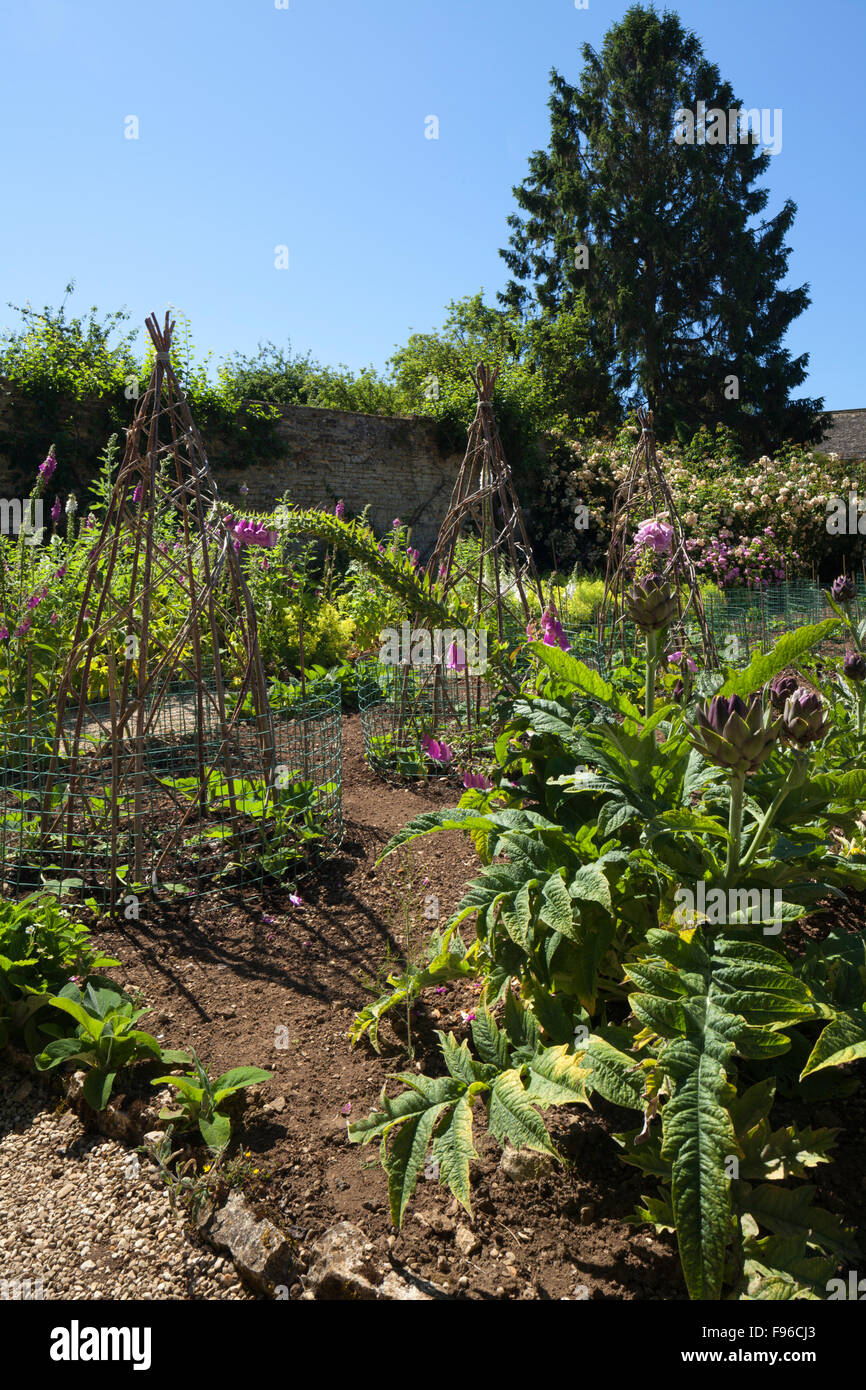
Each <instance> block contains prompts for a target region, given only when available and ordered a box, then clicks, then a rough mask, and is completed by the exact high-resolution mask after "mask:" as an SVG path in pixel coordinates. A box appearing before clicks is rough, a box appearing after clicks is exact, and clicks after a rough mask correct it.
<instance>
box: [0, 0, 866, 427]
mask: <svg viewBox="0 0 866 1390" xmlns="http://www.w3.org/2000/svg"><path fill="white" fill-rule="evenodd" d="M627 8H628V3H627V0H589V8H588V9H587V10H577V9H576V8H575V5H574V0H289V8H288V9H285V10H283V9H277V8H276V5H275V3H274V0H146V3H140V0H137V3H133V0H25V2H24V3H20V4H13V3H12V2H11V0H7V3H6V4H4V5H3V9H2V16H0V54H2V63H3V81H2V85H0V181H2V183H0V186H2V200H3V216H2V218H0V323H3V324H7V325H8V324H10V323H12V322H14V315H12V314H11V312H10V311H9V310H7V309H6V308H5V304H6V301H7V300H11V301H12V302H13V303H22V302H24V301H27V300H29V301H30V302H31V303H32V304H33V305H35V306H41V305H42V304H44V303H52V304H57V303H58V302H59V300H60V298H61V296H62V290H63V286H64V285H65V283H66V281H67V280H69V279H70V278H73V277H74V278H75V279H76V280H77V285H78V288H77V291H76V294H75V296H74V298H73V300H72V306H73V307H75V306H78V307H79V308H80V307H86V306H89V305H90V304H91V303H95V304H98V305H99V306H100V308H102V309H110V308H117V307H120V306H126V307H127V308H128V309H129V310H130V311H131V312H132V315H133V319H134V321H135V322H136V323H139V322H140V321H141V320H142V319H143V318H144V316H145V314H146V313H147V312H148V311H149V310H151V309H156V310H157V311H158V312H161V311H162V310H163V309H164V308H165V306H166V304H167V303H169V302H171V303H173V304H175V305H177V306H179V307H180V308H181V309H183V311H184V312H185V313H186V314H187V315H188V316H189V318H190V319H191V321H192V327H193V333H194V338H195V340H196V342H197V343H198V344H199V345H200V347H201V348H202V349H204V348H208V347H209V348H213V349H214V351H215V352H216V354H217V355H218V356H220V355H223V354H226V353H228V352H230V351H232V350H233V349H235V348H238V349H240V350H242V351H253V350H254V349H255V347H256V345H257V343H258V342H260V341H264V340H267V339H272V340H274V341H276V342H279V343H285V342H286V341H287V340H290V341H291V343H292V346H293V348H294V349H295V350H296V351H305V350H310V351H311V352H312V353H313V355H314V356H315V357H317V358H319V359H320V360H321V361H322V362H325V363H331V364H337V363H339V362H344V363H347V364H348V365H349V366H352V367H355V368H357V367H360V366H362V365H364V364H366V363H368V362H372V363H374V364H375V365H377V366H380V367H381V366H382V365H384V362H385V359H386V358H387V356H388V355H389V353H390V352H391V351H392V349H393V347H394V346H395V344H397V343H399V342H402V341H404V340H405V338H406V336H407V334H408V333H409V331H410V330H412V329H417V330H425V329H429V328H432V327H435V326H437V325H438V324H440V323H441V321H442V318H443V309H444V306H445V304H446V303H447V301H448V300H450V299H452V298H458V297H459V296H461V295H464V294H469V293H472V292H474V291H475V290H477V289H479V288H480V287H481V286H483V287H484V289H485V291H486V292H487V294H488V296H490V297H492V296H493V294H494V293H495V291H496V290H497V289H499V288H501V286H502V284H503V283H504V279H505V275H504V271H505V266H504V263H503V262H502V261H501V259H500V257H499V256H498V254H497V252H498V248H499V247H500V246H502V245H503V244H504V243H505V239H506V228H505V219H506V216H507V215H508V213H509V212H510V211H511V210H512V209H513V199H512V195H511V188H512V186H513V185H514V184H515V183H518V182H520V181H521V179H522V177H523V175H524V173H525V168H526V159H527V156H528V155H529V154H530V152H531V151H532V150H533V149H536V148H538V147H540V146H543V145H545V144H546V142H547V129H548V126H547V106H546V102H547V96H548V74H549V70H550V68H551V67H552V66H556V67H557V68H559V70H560V71H561V72H563V73H564V74H565V75H566V76H567V77H569V78H572V79H575V78H576V77H577V75H578V73H579V71H580V67H581V58H580V46H581V44H582V43H583V42H584V41H588V42H590V43H591V44H593V45H594V46H598V45H599V43H600V41H601V39H602V37H603V34H604V32H605V30H606V29H607V28H608V27H609V25H610V24H611V23H612V22H613V21H615V20H616V19H618V18H619V17H620V16H621V15H622V14H623V13H624V11H625V10H626V9H627ZM670 8H673V9H676V10H677V11H678V13H679V14H680V16H681V17H682V19H683V21H684V22H685V23H686V24H687V25H688V26H689V27H691V28H694V29H695V30H696V31H697V32H698V34H699V35H700V37H701V38H702V40H703V43H704V47H705V51H706V53H707V55H708V56H709V57H710V58H711V59H712V60H713V61H714V62H716V63H717V64H718V66H719V68H720V70H721V73H722V76H723V77H725V78H727V79H728V80H729V81H730V82H731V83H732V85H733V87H734V90H735V92H736V94H737V96H738V98H739V99H740V100H741V101H743V102H744V104H745V105H746V106H757V107H768V108H776V107H780V108H781V109H782V112H783V145H782V150H781V153H779V154H777V155H776V156H774V157H773V159H772V160H771V162H770V169H769V175H768V180H767V182H768V186H769V188H770V191H771V197H770V205H769V209H770V211H775V210H776V209H777V208H778V207H779V205H780V203H781V201H782V200H783V199H784V198H786V197H791V198H793V199H794V200H795V202H796V203H797V204H798V206H799V215H798V218H797V221H796V223H795V226H794V229H793V233H792V238H791V241H792V245H793V248H794V254H793V256H792V258H791V265H790V272H791V281H792V283H795V284H801V283H803V282H804V281H809V282H810V283H811V292H812V306H811V308H810V309H809V310H808V311H807V313H806V314H804V315H803V316H802V317H801V318H800V319H799V320H798V321H797V322H796V324H795V325H794V327H793V329H792V331H791V333H790V336H789V343H788V345H789V347H790V348H791V350H792V351H793V352H795V353H799V352H802V351H808V352H810V354H811V374H810V377H809V380H808V383H807V387H806V389H807V390H808V392H809V393H810V394H814V395H823V396H824V397H825V400H826V405H827V407H828V408H829V409H834V408H835V409H840V408H844V407H853V406H866V380H864V377H863V373H862V370H861V363H862V360H863V350H862V336H863V324H864V322H866V274H864V240H866V178H864V174H866V159H864V139H863V131H862V129H861V127H862V120H863V117H862V97H861V93H862V87H863V66H864V59H866V0H680V3H679V4H677V5H672V6H670ZM130 115H133V116H137V117H138V120H139V139H138V140H128V139H125V138H124V121H125V118H126V117H127V116H130ZM429 115H436V116H437V117H438V119H439V139H438V140H428V139H425V134H424V130H425V118H426V117H427V116H429ZM277 245H286V246H288V248H289V262H290V264H289V269H288V270H286V271H280V270H277V269H275V268H274V248H275V246H277Z"/></svg>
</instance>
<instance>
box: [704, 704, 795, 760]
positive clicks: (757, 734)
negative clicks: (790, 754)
mask: <svg viewBox="0 0 866 1390" xmlns="http://www.w3.org/2000/svg"><path fill="white" fill-rule="evenodd" d="M778 734H779V720H778V719H773V720H770V722H769V723H767V722H765V718H764V705H763V700H762V699H761V696H760V694H754V695H752V696H751V697H750V699H749V703H748V704H746V701H745V700H743V699H742V697H741V696H739V695H715V696H714V697H713V699H712V700H710V701H709V703H708V704H705V705H704V707H703V708H702V709H699V710H698V715H697V724H696V725H695V727H694V728H693V729H692V735H693V737H692V743H693V744H694V747H695V748H697V749H698V751H699V752H700V753H703V755H704V757H705V758H707V759H708V760H709V761H710V762H712V763H715V764H716V766H717V767H724V768H727V769H728V770H729V771H731V772H743V773H745V772H754V771H755V770H756V769H757V768H759V767H760V766H761V763H762V762H763V761H764V759H765V758H766V757H767V755H768V753H769V752H770V749H771V748H772V746H773V744H774V743H775V741H776V738H777V737H778Z"/></svg>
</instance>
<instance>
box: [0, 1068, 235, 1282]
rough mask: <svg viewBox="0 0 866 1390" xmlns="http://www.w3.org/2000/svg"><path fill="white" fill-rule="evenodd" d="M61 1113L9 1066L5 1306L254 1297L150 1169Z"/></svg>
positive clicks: (3, 1205) (0, 1268)
mask: <svg viewBox="0 0 866 1390" xmlns="http://www.w3.org/2000/svg"><path fill="white" fill-rule="evenodd" d="M56 1103H57V1102H56V1096H55V1095H54V1094H52V1093H50V1092H48V1091H45V1090H43V1089H42V1087H41V1086H40V1085H39V1083H38V1082H34V1081H32V1080H31V1078H29V1077H26V1076H25V1077H22V1074H21V1073H20V1072H15V1071H10V1070H9V1069H8V1068H7V1067H5V1066H0V1299H10V1298H22V1297H28V1296H29V1297H32V1298H45V1299H59V1298H80V1299H85V1300H88V1299H124V1300H125V1299H131V1298H152V1299H170V1298H178V1299H224V1298H228V1299H248V1298H252V1297H253V1295H252V1294H250V1293H249V1292H248V1291H247V1289H246V1288H245V1286H244V1285H243V1284H242V1283H241V1281H240V1280H239V1278H238V1276H237V1273H236V1271H235V1268H234V1265H233V1264H232V1263H231V1261H227V1260H224V1259H221V1258H220V1257H218V1256H217V1255H215V1254H213V1253H212V1252H211V1251H209V1250H204V1249H201V1248H200V1247H197V1246H195V1245H193V1244H192V1243H191V1241H190V1240H189V1239H188V1237H187V1236H186V1235H185V1234H184V1230H183V1223H184V1218H183V1214H182V1212H180V1211H172V1209H171V1206H170V1205H169V1200H168V1195H167V1193H166V1191H165V1188H164V1187H163V1185H162V1183H161V1182H160V1181H159V1179H158V1178H156V1177H155V1176H154V1175H155V1171H156V1170H155V1169H154V1168H153V1166H152V1165H151V1164H149V1163H148V1162H146V1161H142V1160H141V1159H140V1158H139V1157H138V1155H136V1154H135V1153H134V1151H133V1150H131V1149H128V1148H126V1147H124V1146H123V1145H122V1144H119V1143H117V1142H116V1141H115V1140H113V1139H105V1138H103V1137H102V1136H101V1135H99V1134H87V1133H86V1132H85V1130H84V1127H83V1125H82V1124H81V1121H80V1120H79V1118H78V1116H77V1115H75V1114H73V1113H72V1112H70V1111H67V1112H65V1113H64V1114H62V1115H60V1116H59V1117H58V1116H57V1115H55V1113H54V1110H55V1106H56ZM25 1281H29V1283H27V1282H25Z"/></svg>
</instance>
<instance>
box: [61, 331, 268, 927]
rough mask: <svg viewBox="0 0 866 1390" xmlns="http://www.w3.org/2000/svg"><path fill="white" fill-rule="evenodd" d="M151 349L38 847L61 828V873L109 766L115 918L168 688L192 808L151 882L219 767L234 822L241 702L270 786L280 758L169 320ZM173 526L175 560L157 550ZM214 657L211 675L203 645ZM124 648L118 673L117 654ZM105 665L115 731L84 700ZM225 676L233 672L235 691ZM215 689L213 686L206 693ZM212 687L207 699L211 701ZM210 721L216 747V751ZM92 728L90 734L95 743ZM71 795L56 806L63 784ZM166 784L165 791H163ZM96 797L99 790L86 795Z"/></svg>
mask: <svg viewBox="0 0 866 1390" xmlns="http://www.w3.org/2000/svg"><path fill="white" fill-rule="evenodd" d="M146 326H147V330H148V333H149V335H150V338H151V341H152V343H153V347H154V361H153V369H152V372H151V377H150V381H149V383H148V386H147V390H146V391H145V393H144V395H143V396H142V397H141V399H140V401H139V403H138V407H137V409H136V412H135V416H134V419H133V422H132V425H131V427H130V428H129V430H128V431H127V441H126V448H125V451H124V455H123V460H122V462H121V464H120V467H119V469H118V472H117V476H116V479H115V482H114V485H113V488H112V492H111V496H110V499H109V503H108V506H107V509H106V513H105V517H104V520H103V522H102V525H101V527H100V529H99V532H98V535H97V536H96V538H95V543H94V545H93V548H92V550H91V555H90V562H89V565H88V568H87V572H86V577H85V583H84V590H83V593H82V597H81V603H80V606H79V611H78V615H77V619H76V624H75V631H74V635H73V639H72V646H71V651H70V653H69V657H68V659H67V662H66V667H65V670H64V672H63V676H62V679H61V681H60V686H59V690H58V695H57V709H56V723H55V724H54V734H53V744H52V748H51V754H50V759H49V761H48V767H47V771H46V774H45V778H44V783H43V787H42V794H41V824H42V836H43V844H45V843H46V842H47V841H48V839H49V837H50V836H52V835H53V834H56V831H57V828H58V825H59V824H60V823H62V822H63V820H64V819H65V823H66V832H65V835H64V860H65V862H64V867H73V868H74V867H75V865H74V858H73V860H72V862H71V863H70V858H69V857H70V855H71V854H72V849H73V839H74V836H73V819H74V817H75V816H76V815H78V816H79V817H80V818H81V819H83V822H84V825H85V830H86V827H87V824H88V823H89V822H91V821H92V820H93V819H94V818H95V813H94V812H93V807H92V804H91V803H92V800H93V798H92V786H93V780H92V766H93V762H92V760H93V757H94V755H95V756H96V757H105V756H106V755H107V756H108V758H109V760H110V772H109V774H108V781H109V788H108V793H109V801H110V816H111V819H110V825H111V830H110V864H111V871H110V875H109V878H110V883H109V896H110V909H111V910H113V909H114V906H115V903H116V899H117V894H118V890H119V889H120V887H121V885H120V883H119V881H118V877H117V863H118V820H119V810H120V809H121V808H122V807H123V806H124V805H125V804H126V803H127V801H128V798H129V787H130V786H131V788H132V805H133V815H132V823H131V840H132V863H131V864H130V866H129V872H130V873H131V874H132V878H133V880H134V881H135V882H136V883H139V884H140V883H141V882H142V879H143V876H144V860H145V855H146V853H147V851H148V842H149V838H152V837H150V832H149V830H148V827H147V826H146V824H145V819H146V806H145V789H146V786H147V785H148V784H149V783H153V782H154V778H152V777H151V771H150V769H149V768H148V766H147V760H146V746H147V742H148V740H149V739H153V737H154V735H155V733H156V731H157V730H158V728H159V725H160V716H161V715H164V716H165V717H166V718H168V719H169V721H170V717H171V716H170V705H171V688H172V686H173V685H176V684H177V683H178V682H181V681H182V682H189V683H190V685H191V687H192V691H193V698H194V702H195V716H194V730H193V734H194V746H195V752H194V761H195V767H196V780H197V786H198V791H197V795H195V796H194V797H192V798H191V799H190V803H189V805H188V806H187V807H186V808H185V809H183V810H181V812H180V814H179V815H178V817H177V818H176V822H175V828H174V832H173V833H172V834H171V835H170V836H169V839H168V843H164V842H163V843H162V846H161V849H160V851H159V853H158V855H156V854H155V855H154V862H153V866H152V870H151V873H152V878H153V881H154V883H155V882H156V878H157V876H158V874H159V872H160V867H161V865H162V863H163V861H164V860H165V859H166V856H167V855H168V854H169V852H170V851H171V850H172V849H174V848H175V847H176V846H177V845H178V844H179V843H180V842H181V841H182V839H183V837H184V835H185V834H187V833H188V831H187V827H188V825H189V822H190V821H191V820H192V819H193V817H194V816H195V815H196V813H197V812H198V813H201V812H202V809H203V807H204V805H205V802H206V799H207V796H208V789H209V784H210V779H211V778H212V776H213V774H214V773H215V771H216V769H217V768H218V767H219V768H220V769H221V770H222V772H223V773H224V775H225V779H226V788H227V798H228V801H229V802H230V804H231V808H232V814H233V816H234V815H236V809H237V808H236V805H235V780H234V776H233V770H232V759H233V752H234V751H235V744H236V741H237V740H236V735H237V730H238V726H239V721H240V718H241V714H242V711H243V709H244V706H245V702H249V703H251V706H252V710H253V718H254V724H255V728H256V731H257V734H256V738H257V742H258V749H259V751H258V761H259V771H260V773H261V775H262V777H263V779H264V781H265V782H266V783H267V785H268V786H269V787H270V786H272V784H273V781H274V772H275V766H276V749H275V741H274V721H273V715H272V712H271V709H270V705H269V702H268V696H267V687H266V683H265V676H264V671H263V668H262V663H261V658H260V656H259V650H258V637H257V624H256V615H255V610H254V607H253V603H252V599H251V596H250V593H249V589H248V586H247V583H246V579H245V577H244V573H243V569H242V566H241V563H240V559H239V549H240V543H239V542H238V541H237V539H236V536H235V535H234V533H233V532H232V531H231V530H230V528H229V525H228V519H227V518H224V517H223V516H221V515H220V508H219V501H218V495H217V488H216V484H215V482H214V479H213V475H212V473H211V470H210V465H209V463H208V459H207V455H206V453H205V450H204V446H203V444H202V441H201V437H200V435H199V433H198V430H197V428H196V426H195V422H194V421H193V418H192V415H191V413H190V410H189V406H188V404H187V401H186V398H185V396H184V394H183V391H182V389H181V387H180V384H179V382H178V379H177V376H176V374H175V371H174V367H173V365H172V361H171V339H172V331H173V328H174V324H173V322H172V321H171V320H170V318H169V315H168V314H166V316H165V320H164V323H163V325H162V326H161V327H160V325H159V324H158V322H157V320H156V317H155V316H151V317H150V318H148V319H147V321H146ZM167 526H170V527H171V528H172V530H173V532H174V534H176V535H177V536H178V540H177V542H176V545H175V548H174V549H172V548H169V547H168V546H166V545H161V544H159V543H158V538H159V536H160V534H161V533H163V531H164V529H165V528H166V527H167ZM165 586H170V587H172V588H174V589H176V590H179V591H180V598H181V605H180V606H181V611H182V612H183V615H184V616H183V619H182V621H181V622H180V624H179V626H177V627H176V628H175V629H174V630H171V631H170V632H169V633H168V634H166V633H164V632H163V631H162V630H161V628H160V626H159V624H156V623H155V622H154V612H153V600H154V595H155V594H156V593H157V591H159V590H160V588H161V587H162V588H164V587H165ZM205 637H206V638H207V639H209V644H210V647H211V649H212V650H211V658H210V664H209V669H208V670H207V671H206V670H205V661H204V657H203V639H204V638H205ZM118 642H119V643H120V644H121V645H122V647H123V653H124V654H123V656H122V658H120V660H121V661H122V665H119V666H118V658H117V656H116V647H117V644H118ZM103 653H104V655H105V660H106V661H107V663H108V675H109V710H108V716H107V718H106V717H105V716H104V715H102V714H101V713H100V712H99V711H98V710H96V709H94V707H93V706H92V705H91V704H90V703H89V701H88V682H89V679H90V674H91V670H92V668H93V666H94V662H95V661H96V660H97V659H98V658H99V657H100V656H101V655H102V654H103ZM227 668H230V669H231V671H232V672H234V673H236V677H237V678H236V680H235V682H234V685H233V688H232V690H231V692H229V689H228V682H227V679H226V672H227ZM206 677H207V680H206ZM209 685H212V687H213V688H212V689H210V688H208V686H209ZM208 721H210V722H211V723H212V725H213V726H214V727H215V737H214V738H213V739H212V740H210V741H209V739H208V732H209V731H208ZM94 725H95V726H96V734H95V736H94V734H93V732H92V731H93V728H94ZM59 777H62V781H63V783H65V791H64V792H63V794H62V796H61V799H60V805H59V807H58V805H57V798H56V796H55V795H54V788H55V784H56V783H57V781H58V778H59ZM155 780H156V781H158V780H159V779H155ZM88 787H90V788H91V790H90V791H89V790H88Z"/></svg>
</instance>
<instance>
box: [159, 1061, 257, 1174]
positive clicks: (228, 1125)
mask: <svg viewBox="0 0 866 1390" xmlns="http://www.w3.org/2000/svg"><path fill="white" fill-rule="evenodd" d="M181 1060H183V1061H189V1058H187V1057H183V1058H182V1059H181ZM270 1080H271V1073H270V1072H269V1071H263V1070H262V1068H261V1067H233V1068H232V1069H231V1070H230V1071H226V1072H223V1074H222V1076H218V1077H217V1078H216V1080H212V1079H211V1077H210V1076H209V1075H208V1073H207V1071H206V1069H205V1068H204V1067H203V1066H202V1064H201V1062H200V1061H199V1059H198V1057H197V1056H196V1054H195V1052H193V1054H192V1068H191V1070H190V1071H188V1072H186V1073H185V1074H184V1075H183V1076H158V1077H156V1078H155V1079H154V1081H153V1085H154V1086H166V1085H167V1086H173V1087H174V1089H175V1090H176V1091H177V1093H178V1094H177V1101H178V1108H176V1109H174V1110H168V1109H166V1110H161V1111H160V1119H162V1120H171V1121H172V1122H173V1123H175V1124H179V1125H180V1127H181V1128H183V1129H191V1128H194V1127H195V1126H198V1129H199V1132H200V1134H201V1137H202V1139H203V1140H204V1142H205V1143H206V1144H207V1146H208V1148H210V1149H214V1150H217V1151H218V1150H221V1149H224V1148H225V1147H226V1146H227V1144H228V1143H229V1141H230V1140H231V1137H232V1122H231V1116H230V1115H228V1114H227V1113H226V1103H227V1102H228V1101H229V1100H230V1099H231V1097H232V1096H234V1095H236V1094H237V1092H238V1091H242V1090H244V1089H245V1088H246V1087H247V1086H258V1085H261V1083H262V1082H264V1081H270Z"/></svg>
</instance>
